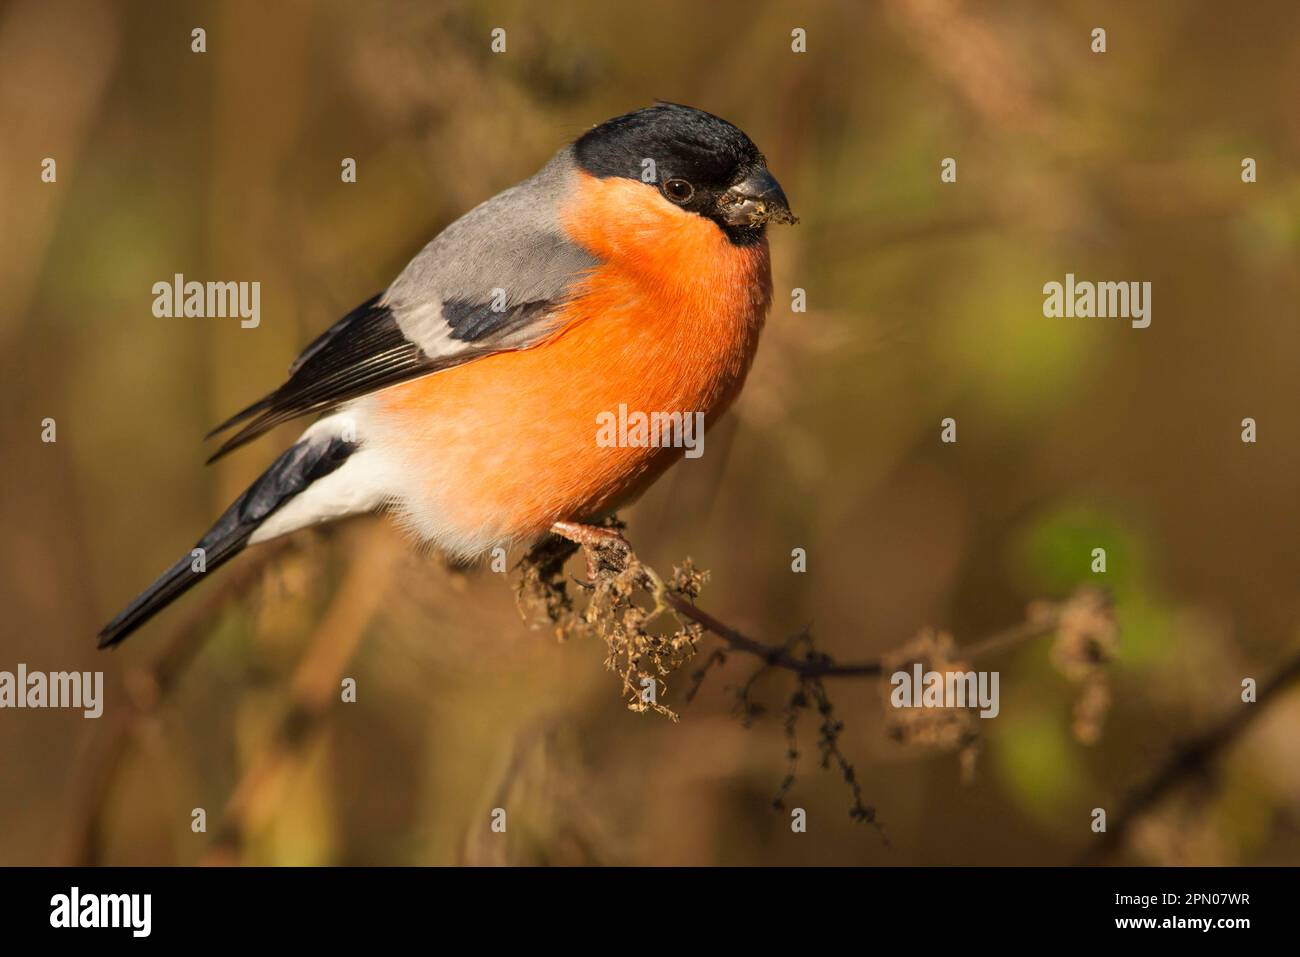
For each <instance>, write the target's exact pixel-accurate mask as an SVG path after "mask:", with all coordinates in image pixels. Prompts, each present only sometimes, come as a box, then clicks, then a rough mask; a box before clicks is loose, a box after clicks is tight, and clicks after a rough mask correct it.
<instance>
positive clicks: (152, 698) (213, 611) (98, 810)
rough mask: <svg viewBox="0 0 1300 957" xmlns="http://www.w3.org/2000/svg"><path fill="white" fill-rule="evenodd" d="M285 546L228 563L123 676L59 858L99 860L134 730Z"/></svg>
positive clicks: (91, 743) (84, 764) (89, 759)
mask: <svg viewBox="0 0 1300 957" xmlns="http://www.w3.org/2000/svg"><path fill="white" fill-rule="evenodd" d="M287 547H288V544H287V543H286V542H284V541H279V542H271V543H268V544H266V545H264V546H263V547H262V548H260V549H258V551H257V552H255V553H253V554H250V555H249V556H248V557H247V558H246V559H244V560H243V561H241V562H239V563H238V564H236V565H235V566H234V567H232V568H231V569H230V570H229V571H228V572H227V573H226V574H225V575H224V576H223V577H222V578H221V579H220V581H219V583H218V585H217V586H216V587H214V588H213V590H212V591H210V592H209V593H208V594H207V595H206V596H205V597H204V599H203V601H201V602H200V603H198V604H196V605H194V606H192V607H191V608H190V609H189V611H188V612H187V613H186V614H185V616H184V617H183V618H182V619H181V620H180V622H179V623H177V625H176V626H175V627H174V628H173V629H172V630H171V632H170V633H169V634H168V636H167V638H166V639H164V641H163V647H162V651H161V652H160V653H159V654H158V656H157V657H156V658H154V660H153V661H152V662H150V663H149V664H147V665H144V666H142V667H138V668H133V669H129V670H127V671H126V672H125V673H124V674H123V676H122V686H123V688H122V689H121V691H120V693H119V694H118V697H119V698H120V699H121V700H120V701H119V702H118V703H117V704H116V705H115V706H114V707H113V709H112V712H111V714H108V715H106V716H105V718H104V719H102V720H101V721H99V722H96V727H95V733H94V734H92V735H91V737H90V738H89V740H88V741H87V744H86V749H85V751H84V755H83V759H82V760H79V761H77V762H76V763H75V766H76V767H77V768H79V769H81V770H80V774H79V776H78V778H77V779H76V780H75V781H74V782H73V783H72V785H71V787H70V788H69V792H70V793H71V795H72V800H71V803H72V811H71V812H70V815H69V817H68V820H70V821H73V822H74V824H73V827H72V829H71V830H70V831H69V833H68V834H67V835H66V837H65V840H64V842H63V844H62V846H61V847H60V848H59V850H58V851H57V853H56V855H55V858H56V861H57V862H59V863H63V864H71V865H82V866H87V865H93V864H97V863H99V845H100V837H101V832H102V829H103V814H104V806H105V804H106V803H107V801H108V797H109V795H110V794H111V793H112V791H113V788H114V786H115V785H116V783H117V780H118V777H119V776H120V774H121V770H122V766H123V764H124V762H125V759H126V755H127V753H128V751H129V746H130V744H131V742H132V739H133V738H134V736H135V732H136V730H137V729H138V728H139V726H140V724H141V723H142V722H143V721H145V720H146V719H148V718H150V717H152V716H153V715H154V714H155V713H156V712H157V710H158V708H159V706H160V705H161V704H162V702H163V701H164V700H165V699H166V697H167V695H168V694H169V693H170V692H171V691H172V689H173V688H174V687H175V686H176V684H177V682H179V680H180V678H181V676H182V675H183V674H184V673H185V670H186V669H187V668H188V667H189V665H190V663H191V662H192V661H193V660H194V659H195V658H196V657H197V656H198V653H199V651H200V650H202V648H203V646H204V644H205V643H206V642H207V640H208V637H209V636H210V635H211V634H212V622H213V619H215V618H217V617H218V616H219V615H220V614H221V611H222V609H223V608H224V607H225V606H226V604H227V603H228V602H230V601H231V600H232V599H235V598H239V597H241V596H243V595H244V594H245V593H246V592H248V591H249V590H251V589H252V587H253V586H254V585H255V584H256V583H257V582H258V581H259V580H260V579H261V576H262V572H263V571H264V570H265V569H266V568H267V567H268V566H269V565H270V564H271V563H272V562H274V561H275V560H276V559H277V558H279V557H280V555H282V554H283V553H284V551H285V550H286V548H287Z"/></svg>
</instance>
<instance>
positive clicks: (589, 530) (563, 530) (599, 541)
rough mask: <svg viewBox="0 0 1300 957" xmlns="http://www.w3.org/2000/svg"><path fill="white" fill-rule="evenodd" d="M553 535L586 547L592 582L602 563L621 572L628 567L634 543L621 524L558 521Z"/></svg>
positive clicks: (553, 529) (588, 568)
mask: <svg viewBox="0 0 1300 957" xmlns="http://www.w3.org/2000/svg"><path fill="white" fill-rule="evenodd" d="M551 534H552V535H558V536H559V537H560V538H563V539H565V540H567V541H570V542H573V543H574V544H575V545H580V546H581V547H582V550H583V553H584V554H585V555H586V556H587V576H588V578H590V579H591V580H592V581H595V580H596V575H597V572H598V571H599V570H600V568H601V566H602V565H604V566H606V567H607V568H610V569H612V570H614V571H621V570H623V569H624V568H626V567H627V563H628V559H629V558H631V556H632V545H631V543H630V542H628V540H627V539H626V538H624V537H623V534H622V532H621V531H619V529H618V528H617V527H611V526H608V525H584V524H582V523H581V522H556V523H555V524H554V525H552V526H551Z"/></svg>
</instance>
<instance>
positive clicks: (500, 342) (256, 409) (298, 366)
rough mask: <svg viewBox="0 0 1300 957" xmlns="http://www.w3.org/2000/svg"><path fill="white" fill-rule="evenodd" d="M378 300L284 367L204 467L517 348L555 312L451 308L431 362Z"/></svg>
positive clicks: (528, 307) (523, 307) (533, 305)
mask: <svg viewBox="0 0 1300 957" xmlns="http://www.w3.org/2000/svg"><path fill="white" fill-rule="evenodd" d="M381 298H382V294H381V295H377V296H374V297H373V298H371V299H370V300H368V301H367V302H365V303H362V304H361V305H360V306H358V307H357V308H356V309H354V310H352V312H350V313H348V314H347V315H346V316H344V317H343V318H342V319H340V320H339V321H338V322H336V323H334V325H332V326H330V328H329V329H327V330H326V331H325V332H324V333H322V334H321V335H320V336H319V337H318V338H317V339H316V340H315V341H314V342H312V344H311V345H309V346H308V347H307V348H306V349H305V350H304V351H303V353H302V355H300V356H299V357H298V358H297V359H296V360H295V361H294V363H293V365H291V366H290V367H289V379H288V381H287V382H285V383H284V385H282V386H280V388H278V389H276V390H275V391H274V392H272V393H271V394H270V395H268V396H266V397H265V398H263V399H261V400H259V401H257V402H254V403H253V404H252V405H250V406H249V407H248V408H246V409H244V410H242V411H241V412H239V413H237V414H236V415H234V416H231V417H230V418H229V419H227V420H226V421H225V422H223V423H221V425H219V426H217V427H216V428H215V429H213V430H212V431H211V432H209V433H208V438H211V437H212V436H214V435H217V434H218V433H220V432H224V431H226V430H227V429H230V428H233V427H234V426H236V425H240V424H241V423H243V427H242V428H241V429H240V430H239V431H238V432H236V433H235V434H234V435H232V436H230V437H229V438H228V439H226V440H225V442H223V443H222V445H221V447H220V448H218V449H217V450H216V452H214V453H213V454H212V456H211V458H209V459H208V461H209V462H213V461H215V460H216V459H219V458H221V456H223V455H225V454H226V453H227V452H230V451H232V450H233V449H237V448H239V446H241V445H244V444H245V443H247V442H251V441H252V440H253V439H255V438H257V437H258V436H259V435H262V434H263V433H265V432H267V431H269V430H270V429H273V428H275V427H276V426H277V425H280V424H282V423H284V422H288V421H289V420H291V419H296V418H298V417H299V416H303V415H310V414H312V413H314V412H325V411H328V410H330V409H333V408H336V407H337V406H339V405H342V404H343V403H344V402H347V401H349V400H350V399H356V398H359V397H360V396H363V395H366V394H367V393H370V392H375V391H377V390H379V389H383V388H386V387H387V386H391V385H396V384H398V383H399V382H405V381H407V380H409V379H415V378H418V377H420V376H425V375H429V374H431V373H434V372H439V371H441V370H443V369H449V368H451V367H452V366H456V365H460V364H461V363H463V362H468V361H470V360H471V359H477V358H481V357H482V356H485V355H489V354H491V353H493V352H499V351H502V350H503V349H508V348H518V347H519V344H518V342H517V340H516V339H515V338H514V337H513V336H512V333H513V332H515V331H517V330H519V329H520V328H521V327H524V326H527V325H528V324H529V323H530V322H533V321H535V320H536V319H538V318H539V317H540V316H541V315H543V314H544V313H546V312H548V311H550V310H551V309H552V307H553V306H554V305H555V304H554V303H552V302H549V301H533V302H526V303H520V304H518V305H515V306H511V307H509V308H507V309H503V310H499V311H498V310H494V309H493V308H492V307H491V305H490V304H487V303H483V304H471V303H466V302H463V301H457V302H454V303H452V302H448V303H447V304H446V305H445V306H444V307H443V308H444V313H445V314H447V317H448V320H449V322H448V324H449V325H450V326H451V327H452V332H451V335H450V338H451V339H453V340H455V343H454V347H453V348H452V349H450V350H448V351H447V353H446V354H443V355H439V356H437V357H436V358H435V357H430V356H429V355H427V354H426V353H425V352H424V350H423V349H421V348H420V346H419V345H418V344H417V343H415V342H412V341H411V340H410V339H408V338H407V337H406V335H405V334H404V333H403V332H402V329H401V327H400V326H399V325H398V323H397V317H396V316H395V314H394V313H393V310H392V309H391V308H390V307H388V306H386V305H381V304H380V302H379V300H380V299H381Z"/></svg>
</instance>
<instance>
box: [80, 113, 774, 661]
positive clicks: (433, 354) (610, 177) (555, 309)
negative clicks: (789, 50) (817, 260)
mask: <svg viewBox="0 0 1300 957" xmlns="http://www.w3.org/2000/svg"><path fill="white" fill-rule="evenodd" d="M795 222H797V219H796V217H795V216H794V215H793V213H792V212H791V211H790V204H789V202H788V201H787V199H786V195H785V193H784V191H783V190H782V188H781V185H780V184H779V183H778V182H777V180H776V179H775V177H774V176H773V175H772V173H771V172H770V171H769V170H768V167H767V160H766V158H765V157H764V156H763V154H762V153H761V152H760V151H759V150H758V148H757V147H756V146H755V145H754V143H753V141H752V140H751V139H750V138H749V137H748V136H747V135H746V134H745V133H744V132H743V131H742V130H741V129H740V128H739V127H737V126H735V125H733V124H731V123H729V122H728V121H726V120H724V119H722V118H720V117H718V116H715V115H713V114H711V113H707V112H705V111H703V110H700V109H696V108H694V107H690V106H685V105H682V104H677V103H668V102H662V101H660V102H656V103H655V104H654V105H651V106H648V107H644V108H641V109H637V110H634V111H632V112H629V113H626V114H623V115H621V116H617V117H614V118H613V119H609V120H606V121H605V122H603V123H599V124H597V125H595V126H593V127H591V128H590V129H587V130H586V131H585V132H583V133H582V134H581V135H580V136H578V137H577V138H576V139H575V140H574V141H573V142H571V143H569V144H568V145H566V146H565V147H563V148H561V149H560V150H559V151H558V152H557V153H556V154H555V155H554V156H553V157H552V158H551V159H550V161H549V162H547V163H546V164H545V165H544V166H543V167H542V168H541V169H540V170H539V171H538V172H537V173H536V174H534V175H533V176H531V177H530V178H528V179H525V180H523V181H522V182H520V183H518V184H516V185H515V186H512V187H510V188H508V189H506V190H504V191H503V192H501V193H499V194H497V195H496V196H494V197H492V198H491V199H488V200H487V201H485V202H483V203H481V204H480V205H478V206H477V207H475V208H473V209H472V210H470V211H469V212H468V213H466V214H465V215H463V216H462V217H460V218H459V219H457V220H455V221H454V222H452V223H451V224H450V225H449V226H447V227H446V228H445V229H443V230H442V232H440V233H439V234H438V235H437V236H435V237H434V238H433V239H432V240H431V241H430V242H429V243H428V244H427V245H425V246H424V248H423V249H421V250H420V251H419V252H418V253H417V254H416V255H415V257H414V258H413V259H411V261H410V262H409V263H408V264H407V266H406V267H405V268H404V269H403V270H402V271H401V272H400V273H399V274H398V276H397V278H396V279H395V280H394V281H393V282H392V283H391V284H390V285H389V286H388V288H387V289H386V290H385V291H383V292H382V293H380V294H378V295H375V296H373V297H371V298H370V299H368V300H367V301H365V302H364V303H362V304H361V305H360V306H358V307H357V308H355V309H354V310H352V311H351V312H349V313H348V314H347V315H345V316H344V317H343V318H342V319H340V320H338V321H337V322H336V323H334V325H333V326H331V327H329V328H328V329H327V330H326V331H325V332H324V333H322V334H321V335H320V336H319V337H318V338H316V339H315V341H313V342H311V343H310V344H309V345H308V346H307V348H306V349H305V350H304V351H303V352H302V354H301V355H299V356H298V358H297V359H296V360H295V361H294V362H293V363H292V365H291V366H290V367H289V372H288V377H287V379H286V380H285V381H284V383H283V384H282V385H280V386H279V388H277V389H275V390H274V391H273V392H271V393H269V394H268V395H266V396H265V397H264V398H262V399H260V400H258V401H257V402H254V403H253V404H252V405H249V406H248V407H247V408H245V409H243V410H242V411H240V412H239V413H237V414H236V415H234V416H232V417H231V418H229V419H227V420H226V421H225V422H223V423H221V424H220V425H219V426H217V427H216V428H215V429H213V430H212V432H211V433H209V435H208V438H213V437H214V436H219V435H225V436H226V437H225V438H224V441H222V442H221V444H220V446H219V447H218V448H217V449H216V451H215V453H214V454H213V455H212V457H211V458H210V459H209V460H208V461H209V462H211V461H213V460H215V459H217V458H220V457H221V456H223V455H225V454H227V453H229V452H230V451H232V450H234V449H236V448H238V447H240V446H242V445H244V444H246V443H248V442H250V441H252V440H253V439H255V438H257V437H258V436H260V435H262V434H263V433H265V432H267V431H268V430H270V429H272V428H274V427H276V426H278V425H280V424H282V423H285V422H288V421H290V420H293V419H297V418H299V417H303V416H309V415H316V416H318V417H317V419H316V420H315V421H314V422H313V423H312V424H311V425H310V426H308V427H307V429H306V430H305V431H304V432H303V433H302V434H301V436H300V437H299V439H298V440H297V441H296V442H295V443H294V444H293V445H292V446H291V447H290V448H288V449H287V450H286V451H284V452H283V453H282V454H281V455H280V456H279V457H278V458H276V459H275V460H274V461H273V462H272V464H271V465H270V467H269V468H267V469H266V471H265V472H263V473H262V474H261V476H260V477H258V478H257V479H256V480H255V481H254V482H253V483H252V484H251V485H250V486H249V487H248V488H247V489H246V490H245V491H244V492H243V493H242V494H241V495H239V496H238V498H236V499H235V501H234V502H233V503H231V505H230V506H229V508H227V509H226V511H225V512H224V513H223V514H222V515H221V516H220V518H218V519H217V521H216V523H215V524H214V525H213V526H212V527H211V528H210V529H209V530H208V531H207V533H206V534H204V535H203V536H202V537H201V538H200V539H199V540H198V543H197V545H196V546H195V548H194V549H193V550H191V551H190V552H189V553H187V554H185V555H184V556H183V557H182V558H180V559H179V560H178V561H177V562H176V563H175V564H173V565H172V566H171V567H170V568H168V569H167V570H166V571H164V572H163V573H162V575H160V576H159V577H158V579H157V580H156V581H154V582H153V584H151V585H150V586H149V587H148V588H146V589H145V590H144V591H143V592H141V593H140V594H139V595H138V596H137V597H136V598H135V599H133V600H132V601H131V602H130V603H129V604H128V605H127V606H126V607H125V608H124V609H123V610H122V611H121V613H120V614H118V615H117V616H116V617H114V618H113V619H112V620H111V621H110V622H109V623H108V624H107V625H105V626H104V628H103V629H102V630H101V631H100V632H99V636H98V643H99V647H101V648H106V647H111V646H114V645H117V644H118V643H119V642H121V641H122V640H123V639H125V638H126V637H127V636H129V635H130V634H132V633H133V632H134V631H135V630H136V629H138V628H139V627H140V626H141V625H143V624H144V623H145V622H146V621H148V620H149V619H150V618H152V617H153V616H154V615H155V614H156V613H157V612H159V611H160V610H161V609H163V608H164V607H166V606H167V605H169V604H170V603H171V602H172V601H174V600H175V599H177V598H178V597H179V596H180V595H181V594H183V593H184V592H186V591H188V590H189V589H190V588H191V587H193V586H194V585H195V584H197V583H198V582H199V581H200V580H201V579H203V578H205V577H206V576H207V575H209V574H211V573H212V572H213V571H215V570H216V568H217V567H219V566H220V565H222V564H224V563H225V562H227V561H229V560H230V559H231V558H233V557H234V556H235V555H237V554H239V553H240V552H241V551H243V550H244V549H245V548H246V547H248V546H254V545H258V544H260V543H263V542H266V541H269V540H271V539H274V538H278V537H279V536H282V535H286V534H289V533H291V532H294V531H297V530H298V529H301V528H305V527H307V526H311V525H316V524H318V523H322V522H328V521H333V520H336V519H342V518H345V517H348V516H352V515H358V514H363V513H368V512H375V511H386V512H388V513H390V514H391V515H392V516H394V518H395V519H396V521H397V522H398V523H399V524H400V525H401V526H402V527H404V528H405V529H407V530H408V531H409V532H411V533H412V534H413V535H414V536H415V537H416V538H417V539H418V540H419V541H420V542H422V543H426V544H428V545H431V546H433V547H434V548H435V549H438V550H441V551H442V552H443V553H444V554H445V555H447V556H448V557H449V558H452V559H454V560H458V561H472V560H474V559H476V558H481V557H482V556H484V555H486V554H488V553H490V552H491V550H492V549H494V548H496V547H507V548H508V547H510V546H511V545H513V544H516V543H520V542H528V541H535V540H539V539H541V538H542V537H544V536H545V535H547V534H548V533H551V532H558V533H560V534H563V535H565V537H568V538H571V539H573V540H575V541H583V542H587V541H593V540H595V539H596V538H598V537H599V536H600V535H602V534H604V533H603V532H602V530H601V529H600V528H599V527H597V526H598V523H599V522H601V520H602V519H603V518H604V517H606V516H609V515H611V514H613V512H614V510H615V509H617V508H618V507H619V506H622V505H626V504H627V503H629V502H631V501H633V500H634V499H635V498H636V497H637V496H638V495H640V494H641V493H642V492H643V491H645V489H646V488H647V487H648V486H649V485H650V484H652V483H653V482H654V480H655V479H656V478H658V477H659V476H660V475H661V474H662V473H663V472H664V471H665V470H666V469H667V468H668V467H669V466H670V465H672V464H673V462H675V461H677V460H678V459H679V458H681V457H682V449H681V448H679V447H674V445H673V444H672V443H671V442H668V443H648V442H645V441H631V440H628V441H621V442H615V443H610V442H603V443H602V442H597V440H596V433H597V423H598V422H600V421H601V418H600V417H601V416H602V415H604V416H609V415H611V414H613V413H614V412H615V411H616V410H619V409H620V408H626V409H630V410H638V411H641V412H643V413H645V414H650V413H663V414H665V415H669V416H671V415H672V414H674V413H681V414H682V415H683V416H686V415H701V416H702V419H701V421H702V422H703V423H704V425H705V426H706V427H707V426H708V425H709V424H710V423H712V422H714V421H716V419H717V418H718V417H719V416H721V415H722V413H723V412H725V411H726V409H727V408H728V406H730V404H731V403H732V401H733V400H734V399H735V398H736V396H737V394H738V393H739V391H740V389H741V386H742V385H743V383H744V381H745V378H746V375H747V373H748V371H749V368H750V366H751V364H752V361H753V358H754V354H755V350H756V349H757V346H758V339H759V333H760V331H761V329H762V326H763V324H764V321H765V319H766V316H767V313H768V311H769V307H770V305H771V299H772V277H771V261H770V254H769V248H768V241H767V226H768V224H792V223H795ZM663 421H667V420H663ZM640 438H644V436H642V437H640ZM197 556H202V561H197V560H196V557H197Z"/></svg>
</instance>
